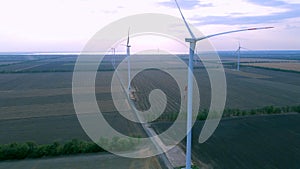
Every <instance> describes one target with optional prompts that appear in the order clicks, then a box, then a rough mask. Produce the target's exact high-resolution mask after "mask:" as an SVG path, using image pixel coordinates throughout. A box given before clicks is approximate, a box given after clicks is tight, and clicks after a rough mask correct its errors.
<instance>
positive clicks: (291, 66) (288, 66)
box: [243, 62, 300, 72]
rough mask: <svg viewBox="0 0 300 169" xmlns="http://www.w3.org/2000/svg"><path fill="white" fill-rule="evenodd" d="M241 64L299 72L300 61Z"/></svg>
mask: <svg viewBox="0 0 300 169" xmlns="http://www.w3.org/2000/svg"><path fill="white" fill-rule="evenodd" d="M243 65H246V66H254V67H261V68H269V69H279V70H288V71H295V72H300V62H266V63H244V64H243Z"/></svg>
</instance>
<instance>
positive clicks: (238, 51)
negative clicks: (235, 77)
mask: <svg viewBox="0 0 300 169" xmlns="http://www.w3.org/2000/svg"><path fill="white" fill-rule="evenodd" d="M241 49H246V48H244V47H241V44H240V42H239V47H238V49H237V50H236V51H235V53H237V54H238V58H237V68H236V70H237V71H240V59H241ZM246 50H247V49H246Z"/></svg>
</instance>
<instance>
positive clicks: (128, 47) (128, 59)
mask: <svg viewBox="0 0 300 169" xmlns="http://www.w3.org/2000/svg"><path fill="white" fill-rule="evenodd" d="M129 31H130V28H129V29H128V36H127V43H126V48H127V64H128V88H127V92H128V94H130V89H131V86H130V79H131V77H130V47H131V46H130V45H129Z"/></svg>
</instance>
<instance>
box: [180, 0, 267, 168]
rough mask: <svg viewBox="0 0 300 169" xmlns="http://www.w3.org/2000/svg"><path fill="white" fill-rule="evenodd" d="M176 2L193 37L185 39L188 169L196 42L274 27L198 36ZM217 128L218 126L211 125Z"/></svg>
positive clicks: (187, 166) (189, 165)
mask: <svg viewBox="0 0 300 169" xmlns="http://www.w3.org/2000/svg"><path fill="white" fill-rule="evenodd" d="M175 3H176V5H177V8H178V10H179V12H180V15H181V17H182V19H183V21H184V24H185V26H186V28H187V30H188V31H189V33H190V35H191V38H186V39H185V41H186V42H189V43H190V50H189V70H188V94H187V98H188V100H187V101H188V103H187V141H186V169H191V141H192V130H191V129H192V111H193V110H192V107H193V100H192V99H193V69H194V65H193V59H194V54H195V48H196V43H197V42H198V41H201V40H204V39H208V38H211V37H214V36H219V35H224V34H229V33H235V32H242V31H251V30H259V29H269V28H273V27H261V28H249V29H240V30H233V31H228V32H222V33H217V34H213V35H208V36H204V37H200V38H197V37H195V35H194V34H193V32H192V30H191V29H190V27H189V25H188V23H187V22H186V20H185V18H184V16H183V14H182V12H181V9H180V7H179V5H178V3H177V0H175ZM211 127H214V128H216V127H217V126H211Z"/></svg>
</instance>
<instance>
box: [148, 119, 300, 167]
mask: <svg viewBox="0 0 300 169" xmlns="http://www.w3.org/2000/svg"><path fill="white" fill-rule="evenodd" d="M299 123H300V114H285V115H260V116H252V117H239V118H227V119H223V120H222V121H221V122H220V124H219V126H218V128H217V130H216V131H215V133H214V134H213V135H212V136H211V138H210V139H208V140H207V141H206V142H205V143H203V144H200V143H198V137H199V134H200V131H201V129H202V126H203V124H204V121H198V122H196V124H195V125H194V127H193V141H192V150H193V158H194V163H196V164H198V165H199V164H200V163H199V161H200V162H201V163H204V164H206V165H207V166H210V167H211V168H216V169H219V168H220V169H221V168H244V169H252V168H274V169H275V168H276V169H279V168H280V169H281V168H282V169H284V168H290V169H297V168H299V167H300V164H299V158H298V157H299V156H300V145H299V142H300V126H299ZM152 126H153V127H154V128H155V129H156V130H158V132H162V131H164V130H166V129H167V128H168V126H169V124H167V123H165V122H164V123H154V124H152ZM181 144H182V146H183V147H184V146H185V140H183V141H182V142H181ZM200 166H201V165H200Z"/></svg>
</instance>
